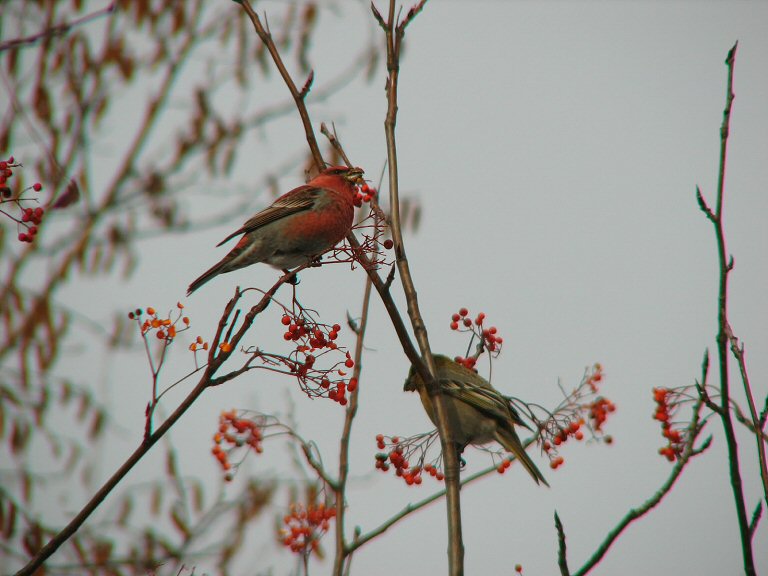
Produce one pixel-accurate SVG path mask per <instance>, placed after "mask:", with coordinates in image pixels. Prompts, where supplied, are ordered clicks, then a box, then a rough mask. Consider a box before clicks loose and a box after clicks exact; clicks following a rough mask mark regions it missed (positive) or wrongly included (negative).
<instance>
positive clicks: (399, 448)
mask: <svg viewBox="0 0 768 576" xmlns="http://www.w3.org/2000/svg"><path fill="white" fill-rule="evenodd" d="M433 438H434V435H431V434H430V435H427V436H426V442H423V440H424V439H425V436H424V435H420V436H414V437H412V438H406V439H401V438H400V437H398V436H392V437H388V436H384V435H383V434H377V435H376V447H377V448H378V449H379V450H386V449H387V448H389V451H388V452H379V453H378V454H376V456H375V458H376V469H377V470H381V471H382V472H389V470H390V468H392V467H393V466H394V468H395V476H397V477H398V478H402V479H403V481H405V483H406V484H407V485H408V486H413V485H414V484H416V485H417V486H418V485H420V484H421V473H422V472H426V473H427V474H429V475H430V476H432V477H433V478H434V479H435V480H437V481H438V482H442V480H443V478H444V476H443V473H442V472H440V470H439V469H438V468H437V467H436V466H434V465H433V464H430V463H427V464H424V454H425V452H426V448H427V447H428V446H429V444H430V443H431V440H432V439H433ZM417 451H421V455H420V457H419V465H417V466H413V467H411V464H410V462H409V458H410V457H412V456H413V455H414V453H416V452H417Z"/></svg>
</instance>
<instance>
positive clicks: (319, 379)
mask: <svg viewBox="0 0 768 576" xmlns="http://www.w3.org/2000/svg"><path fill="white" fill-rule="evenodd" d="M280 322H281V323H282V324H283V326H285V327H286V332H285V333H284V334H283V339H284V340H286V341H288V342H294V343H296V347H295V349H294V350H293V352H291V354H290V355H289V356H288V357H283V356H277V355H271V354H264V353H261V358H262V360H263V361H264V362H265V363H266V364H270V365H272V366H275V365H283V366H284V367H285V368H286V369H287V370H288V373H290V374H292V375H294V376H296V378H297V379H298V380H299V383H300V385H301V387H302V389H303V390H304V391H305V392H306V393H307V394H308V395H309V396H321V397H327V398H330V399H331V400H333V401H334V402H338V403H339V404H340V405H341V406H344V405H346V404H347V402H348V399H347V393H348V392H349V393H351V392H354V391H355V390H356V389H357V379H356V378H350V379H349V380H346V379H345V378H344V377H345V376H347V372H346V371H345V370H346V369H351V368H354V366H355V361H354V360H352V357H351V355H350V353H349V352H347V351H344V350H342V349H341V348H339V346H338V344H336V339H337V338H338V337H339V331H340V330H341V326H340V325H339V324H334V325H333V326H329V325H327V324H322V323H318V322H313V321H311V320H309V319H307V318H306V317H305V316H299V315H296V314H293V313H291V312H290V311H289V310H287V309H286V310H285V314H283V316H282V318H281V319H280ZM329 353H338V354H343V355H344V360H340V361H338V362H336V363H335V364H334V365H333V366H332V367H330V368H319V367H317V366H316V364H317V360H318V359H319V358H320V357H322V356H326V355H327V354H329ZM336 376H340V377H341V378H336Z"/></svg>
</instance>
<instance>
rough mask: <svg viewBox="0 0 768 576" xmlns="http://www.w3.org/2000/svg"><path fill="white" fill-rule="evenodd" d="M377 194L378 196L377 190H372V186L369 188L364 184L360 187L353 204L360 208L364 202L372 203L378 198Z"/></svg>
mask: <svg viewBox="0 0 768 576" xmlns="http://www.w3.org/2000/svg"><path fill="white" fill-rule="evenodd" d="M376 194H378V190H376V188H372V187H371V186H368V184H363V185H362V186H358V188H357V194H355V198H354V200H353V202H354V204H355V206H357V207H358V208H360V207H361V206H362V205H363V202H370V201H371V200H372V199H374V198H376Z"/></svg>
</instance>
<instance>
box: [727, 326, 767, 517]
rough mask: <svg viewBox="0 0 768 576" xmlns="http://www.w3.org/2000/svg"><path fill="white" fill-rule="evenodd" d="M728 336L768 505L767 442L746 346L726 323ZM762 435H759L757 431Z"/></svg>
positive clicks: (764, 495)
mask: <svg viewBox="0 0 768 576" xmlns="http://www.w3.org/2000/svg"><path fill="white" fill-rule="evenodd" d="M725 330H726V336H727V337H728V341H729V342H730V344H731V352H733V356H734V358H736V362H737V363H738V365H739V372H740V373H741V382H742V383H743V384H744V394H745V395H746V397H747V405H748V406H749V414H750V416H751V417H752V425H753V426H754V430H755V432H756V434H755V440H756V441H757V456H758V460H759V462H760V478H761V479H762V481H763V497H764V498H765V501H766V503H768V465H766V457H765V442H764V441H763V438H762V430H761V428H760V417H759V416H758V415H757V408H756V407H755V399H754V396H753V395H752V386H750V384H749V375H748V374H747V363H746V361H745V360H744V344H740V343H739V339H738V338H737V337H736V336H735V335H734V334H733V330H732V329H731V325H730V324H728V323H727V322H726V325H725ZM758 430H759V431H760V432H761V433H757V431H758Z"/></svg>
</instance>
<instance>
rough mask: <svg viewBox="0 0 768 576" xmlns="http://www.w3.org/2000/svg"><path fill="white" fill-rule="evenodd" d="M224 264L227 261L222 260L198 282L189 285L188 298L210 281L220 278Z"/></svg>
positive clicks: (204, 273)
mask: <svg viewBox="0 0 768 576" xmlns="http://www.w3.org/2000/svg"><path fill="white" fill-rule="evenodd" d="M224 262H225V260H222V261H221V262H219V263H218V264H216V265H214V266H212V267H211V268H209V269H208V270H206V271H205V272H203V274H202V275H201V276H200V277H199V278H198V279H197V280H195V281H194V282H192V284H190V285H189V288H187V296H189V295H190V294H192V292H194V291H195V290H197V289H198V288H200V286H202V285H203V284H205V283H206V282H208V281H209V280H211V279H213V278H214V277H215V276H218V275H219V274H221V273H222V272H223V270H222V268H223V267H224Z"/></svg>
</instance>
